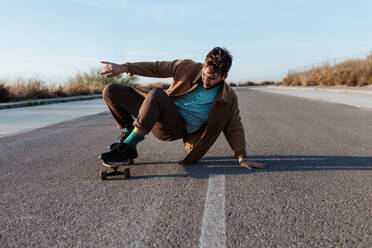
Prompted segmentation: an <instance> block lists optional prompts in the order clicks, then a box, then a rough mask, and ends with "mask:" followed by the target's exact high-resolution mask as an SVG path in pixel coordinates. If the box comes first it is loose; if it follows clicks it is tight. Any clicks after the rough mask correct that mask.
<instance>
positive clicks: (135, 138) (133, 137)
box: [124, 131, 145, 148]
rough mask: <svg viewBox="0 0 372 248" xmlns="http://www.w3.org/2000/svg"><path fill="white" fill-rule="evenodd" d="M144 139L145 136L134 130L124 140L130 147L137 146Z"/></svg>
mask: <svg viewBox="0 0 372 248" xmlns="http://www.w3.org/2000/svg"><path fill="white" fill-rule="evenodd" d="M144 139H145V137H143V136H141V135H138V134H136V133H135V132H134V131H132V132H131V133H130V134H129V136H128V137H127V138H126V139H125V140H124V143H125V144H127V145H128V146H129V147H132V148H136V145H137V144H138V143H140V142H141V141H142V140H144Z"/></svg>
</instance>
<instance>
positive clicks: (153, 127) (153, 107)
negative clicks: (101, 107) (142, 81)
mask: <svg viewBox="0 0 372 248" xmlns="http://www.w3.org/2000/svg"><path fill="white" fill-rule="evenodd" d="M102 95H103V99H104V100H105V102H106V103H107V105H108V107H109V109H110V111H111V114H112V116H113V117H114V119H115V120H116V122H117V126H118V128H126V127H133V126H134V127H137V128H138V129H140V130H141V131H143V132H145V133H148V132H150V131H151V132H152V133H153V135H154V136H155V137H156V138H158V139H160V140H168V141H171V140H176V139H180V138H183V137H184V136H185V135H186V127H185V121H184V120H183V118H182V117H181V115H180V113H179V112H178V110H177V107H176V105H175V104H174V102H173V101H172V99H171V98H170V97H169V96H168V95H167V94H166V93H165V92H164V90H162V89H157V88H155V89H152V90H151V91H150V92H149V93H148V95H147V96H146V98H144V97H143V96H141V95H139V94H138V93H137V92H136V91H135V90H133V89H132V88H131V87H127V86H124V85H119V84H109V85H107V86H106V87H105V88H104V89H103V92H102ZM133 117H135V118H136V120H135V121H134V119H133Z"/></svg>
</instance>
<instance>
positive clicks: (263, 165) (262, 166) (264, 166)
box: [253, 163, 266, 169]
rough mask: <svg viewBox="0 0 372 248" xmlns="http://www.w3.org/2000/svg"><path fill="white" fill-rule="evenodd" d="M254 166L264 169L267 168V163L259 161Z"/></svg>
mask: <svg viewBox="0 0 372 248" xmlns="http://www.w3.org/2000/svg"><path fill="white" fill-rule="evenodd" d="M253 167H254V168H262V169H263V168H266V165H265V164H258V163H257V164H254V165H253Z"/></svg>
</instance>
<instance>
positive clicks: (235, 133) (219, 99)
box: [126, 60, 246, 164]
mask: <svg viewBox="0 0 372 248" xmlns="http://www.w3.org/2000/svg"><path fill="white" fill-rule="evenodd" d="M126 64H127V66H128V74H132V75H133V74H134V75H139V76H144V77H157V78H166V77H173V82H172V84H171V86H170V87H169V88H168V89H167V90H166V93H167V94H168V95H169V96H170V97H175V96H181V95H184V94H187V93H188V92H190V91H192V90H194V89H195V88H196V87H197V86H198V80H199V79H200V77H201V73H202V64H201V63H195V62H194V61H192V60H174V61H157V62H138V63H126ZM134 89H135V90H136V92H138V93H139V94H141V95H142V96H144V97H145V96H146V95H147V92H146V91H144V90H141V89H138V88H134ZM221 132H223V133H224V135H225V137H226V139H227V141H228V143H229V145H230V147H231V149H232V150H233V152H234V156H235V157H236V158H239V157H245V156H246V151H245V135H244V128H243V125H242V123H241V120H240V114H239V107H238V98H237V96H236V94H235V92H234V91H233V90H232V89H231V88H230V87H229V86H228V85H227V84H226V82H223V85H222V86H221V87H220V89H219V91H218V93H217V96H216V98H215V99H214V101H213V103H212V108H211V110H210V113H209V117H208V121H207V123H206V124H205V125H204V126H203V127H202V128H200V129H199V130H198V131H196V132H195V133H192V134H188V135H186V136H185V137H184V138H183V142H184V146H185V149H186V152H187V155H186V157H185V158H184V159H183V161H182V162H181V163H184V164H191V163H196V162H197V161H199V159H201V158H202V157H203V156H204V154H205V153H206V152H207V151H208V150H209V148H210V147H211V146H212V145H213V144H214V142H215V141H216V140H217V138H218V136H219V135H220V134H221Z"/></svg>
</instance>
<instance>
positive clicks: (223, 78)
mask: <svg viewBox="0 0 372 248" xmlns="http://www.w3.org/2000/svg"><path fill="white" fill-rule="evenodd" d="M228 75H229V73H228V72H226V74H225V75H224V76H223V77H222V80H225V79H226V78H227V76H228Z"/></svg>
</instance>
